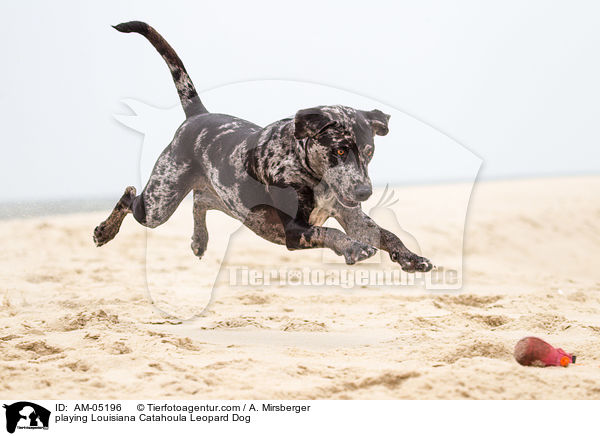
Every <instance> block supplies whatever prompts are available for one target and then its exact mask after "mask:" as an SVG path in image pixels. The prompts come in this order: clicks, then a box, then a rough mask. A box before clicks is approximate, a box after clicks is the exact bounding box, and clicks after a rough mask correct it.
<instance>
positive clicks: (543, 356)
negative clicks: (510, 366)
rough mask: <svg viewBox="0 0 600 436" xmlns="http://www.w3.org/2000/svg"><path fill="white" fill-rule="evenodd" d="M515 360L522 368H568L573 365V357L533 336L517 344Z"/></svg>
mask: <svg viewBox="0 0 600 436" xmlns="http://www.w3.org/2000/svg"><path fill="white" fill-rule="evenodd" d="M515 359H516V360H517V362H519V363H520V364H521V365H524V366H569V364H570V363H575V356H572V355H571V354H568V353H566V352H565V351H564V350H563V349H562V348H554V347H553V346H552V345H550V344H549V343H548V342H545V341H543V340H541V339H539V338H535V337H533V336H529V337H526V338H523V339H521V340H520V341H519V342H517V345H516V346H515Z"/></svg>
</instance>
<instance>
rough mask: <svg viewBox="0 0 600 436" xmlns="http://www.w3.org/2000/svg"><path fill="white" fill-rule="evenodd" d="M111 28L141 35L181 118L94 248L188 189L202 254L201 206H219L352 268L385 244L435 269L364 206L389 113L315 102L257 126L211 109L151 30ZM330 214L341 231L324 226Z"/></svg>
mask: <svg viewBox="0 0 600 436" xmlns="http://www.w3.org/2000/svg"><path fill="white" fill-rule="evenodd" d="M113 27H114V28H115V29H117V30H118V31H119V32H124V33H139V34H141V35H142V36H144V37H145V38H146V39H147V40H148V41H149V42H150V43H151V44H152V45H153V46H154V48H155V49H156V50H157V51H158V53H159V54H160V55H161V56H162V57H163V59H164V60H165V62H166V63H167V65H168V67H169V70H170V71H171V75H172V77H173V81H174V82H175V86H176V87H177V91H178V94H179V98H180V100H181V104H182V106H183V110H184V112H185V116H186V120H185V121H184V122H183V124H182V125H181V126H180V127H179V129H178V130H177V132H176V133H175V136H174V138H173V140H172V142H171V143H170V144H169V145H168V146H167V148H166V149H165V150H164V151H163V152H162V154H161V155H160V156H159V158H158V160H157V161H156V164H155V166H154V169H153V171H152V173H151V175H150V178H149V180H148V183H147V185H146V187H145V188H144V190H143V191H142V193H141V194H140V195H136V190H135V188H134V187H132V186H129V187H127V188H126V189H125V193H124V194H123V196H122V197H121V199H120V200H119V202H118V203H117V205H116V206H115V208H114V210H113V211H112V213H111V214H110V216H109V217H108V218H107V219H106V220H105V221H103V222H102V223H100V224H99V225H98V226H97V227H96V228H95V230H94V235H93V239H94V242H95V244H96V245H97V246H98V247H100V246H102V245H104V244H106V243H107V242H109V241H110V240H112V239H113V238H114V237H115V235H116V234H117V233H118V231H119V228H120V226H121V223H122V222H123V219H124V218H125V216H127V214H129V213H132V214H133V216H134V218H135V219H136V220H137V221H138V222H139V223H140V224H142V225H143V226H146V227H150V228H155V227H157V226H159V225H161V224H163V223H165V222H166V221H167V220H168V219H169V217H170V216H171V215H172V214H173V212H174V211H175V209H176V208H177V207H178V206H179V204H180V202H181V201H182V200H183V199H184V198H185V197H186V196H187V195H188V193H190V192H191V191H193V215H194V232H193V236H192V244H191V246H192V251H193V252H194V254H195V255H196V256H198V257H199V258H202V255H203V254H204V252H205V250H206V247H207V243H208V231H207V229H206V211H208V210H219V211H222V212H224V213H226V214H227V215H229V216H231V217H233V218H235V219H237V220H239V221H241V222H242V223H243V224H244V225H245V226H247V227H248V228H250V229H251V230H252V231H254V232H255V233H256V234H257V235H259V236H261V237H263V238H264V239H266V240H268V241H271V242H274V243H276V244H281V245H285V246H286V247H287V248H288V249H289V250H297V249H307V248H329V249H331V250H333V251H334V252H335V253H336V254H337V255H341V256H344V260H345V262H346V264H348V265H352V264H354V263H356V262H359V261H362V260H364V259H367V258H369V257H371V256H373V255H374V254H375V253H376V251H377V249H382V250H385V251H387V252H388V253H389V255H390V258H391V260H392V261H393V262H397V263H398V264H399V265H400V267H401V268H402V269H403V270H404V271H407V272H415V271H421V272H427V271H430V270H431V269H432V263H431V262H430V261H429V260H428V259H426V258H424V257H421V256H418V255H417V254H415V253H413V252H411V251H410V250H409V249H408V248H406V247H405V245H404V244H403V243H402V241H401V240H400V239H399V238H398V237H397V236H396V235H394V234H393V233H391V232H389V231H387V230H385V229H383V228H381V227H379V226H378V225H377V224H376V223H375V222H374V221H373V220H372V219H371V218H370V217H369V216H368V215H366V214H365V213H364V212H363V211H362V209H361V202H363V201H365V200H367V199H368V198H369V197H370V196H371V194H372V184H371V180H370V178H369V174H368V164H369V162H370V161H371V159H372V157H373V153H374V151H375V148H374V137H375V136H376V135H380V136H383V135H386V134H387V133H388V121H389V118H390V116H389V115H386V114H384V113H383V112H381V111H380V110H377V109H375V110H371V111H362V110H357V109H353V108H350V107H346V106H339V105H338V106H318V107H313V108H308V109H302V110H299V111H298V112H297V113H296V114H295V116H294V117H293V118H285V119H282V120H279V121H276V122H274V123H272V124H270V125H268V126H266V127H264V128H261V127H259V126H257V125H255V124H253V123H251V122H248V121H245V120H242V119H239V118H236V117H234V116H231V115H224V114H216V113H210V112H208V110H207V109H206V108H205V107H204V105H203V104H202V102H201V101H200V98H199V96H198V93H197V92H196V89H195V88H194V85H193V83H192V81H191V79H190V76H189V75H188V73H187V71H186V69H185V67H184V66H183V63H182V62H181V59H180V58H179V56H178V55H177V53H176V52H175V50H173V48H172V47H171V46H170V45H169V44H168V43H167V42H166V41H165V39H164V38H163V37H162V36H161V35H160V34H159V33H158V32H157V31H156V30H155V29H153V28H152V27H151V26H149V25H148V24H146V23H143V22H140V21H131V22H127V23H122V24H119V25H117V26H113ZM329 217H333V218H335V219H336V220H337V221H338V222H339V223H340V224H341V226H342V228H343V229H344V231H345V233H344V232H342V231H341V230H338V229H334V228H329V227H323V226H322V225H323V224H324V223H325V221H326V220H327V219H328V218H329Z"/></svg>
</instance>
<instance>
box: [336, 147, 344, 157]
mask: <svg viewBox="0 0 600 436" xmlns="http://www.w3.org/2000/svg"><path fill="white" fill-rule="evenodd" d="M337 154H338V156H343V155H345V154H346V150H344V149H343V148H338V150H337Z"/></svg>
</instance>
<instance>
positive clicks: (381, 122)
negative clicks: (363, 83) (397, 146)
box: [363, 109, 390, 136]
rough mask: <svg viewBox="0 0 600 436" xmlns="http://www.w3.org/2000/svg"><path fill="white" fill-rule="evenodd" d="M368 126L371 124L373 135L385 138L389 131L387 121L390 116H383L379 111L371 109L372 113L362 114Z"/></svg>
mask: <svg viewBox="0 0 600 436" xmlns="http://www.w3.org/2000/svg"><path fill="white" fill-rule="evenodd" d="M363 113H364V114H365V117H366V118H367V121H368V122H369V124H371V128H372V129H373V133H375V134H376V135H379V136H385V135H387V134H388V132H389V131H390V130H389V129H388V121H389V120H390V115H388V114H384V113H383V112H381V111H380V110H379V109H373V110H372V111H368V112H363Z"/></svg>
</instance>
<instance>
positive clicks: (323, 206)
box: [308, 195, 336, 226]
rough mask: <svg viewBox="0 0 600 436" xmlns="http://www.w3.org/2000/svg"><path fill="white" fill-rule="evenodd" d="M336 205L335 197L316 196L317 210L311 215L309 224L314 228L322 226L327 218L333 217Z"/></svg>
mask: <svg viewBox="0 0 600 436" xmlns="http://www.w3.org/2000/svg"><path fill="white" fill-rule="evenodd" d="M335 203H336V199H335V195H329V196H321V195H319V196H315V208H314V209H313V210H312V212H311V213H310V216H309V218H308V223H309V224H310V225H313V226H322V225H323V224H324V223H325V221H327V218H329V217H331V216H333V211H334V206H335Z"/></svg>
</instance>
